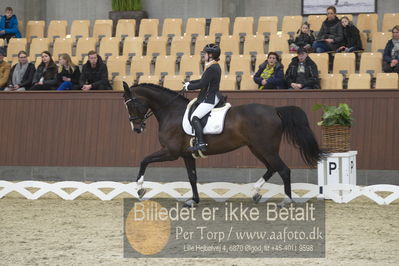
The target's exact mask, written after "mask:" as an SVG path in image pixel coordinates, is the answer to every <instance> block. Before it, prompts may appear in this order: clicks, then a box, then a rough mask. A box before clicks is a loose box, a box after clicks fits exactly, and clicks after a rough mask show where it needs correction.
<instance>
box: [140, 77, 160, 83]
mask: <svg viewBox="0 0 399 266" xmlns="http://www.w3.org/2000/svg"><path fill="white" fill-rule="evenodd" d="M159 81H160V76H157V75H155V76H149V75H145V76H140V78H139V83H152V84H156V85H159Z"/></svg>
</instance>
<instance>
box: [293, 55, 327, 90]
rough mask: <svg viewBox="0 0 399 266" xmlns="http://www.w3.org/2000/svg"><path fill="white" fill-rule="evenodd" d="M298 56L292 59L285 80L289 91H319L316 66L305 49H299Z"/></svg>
mask: <svg viewBox="0 0 399 266" xmlns="http://www.w3.org/2000/svg"><path fill="white" fill-rule="evenodd" d="M297 53H298V56H295V57H294V58H292V60H291V63H290V65H289V66H288V69H287V72H285V80H286V81H287V84H288V88H289V89H320V85H319V71H318V70H317V65H316V63H315V62H313V60H312V59H311V58H310V57H309V56H308V53H307V51H306V49H305V48H299V49H298V51H297Z"/></svg>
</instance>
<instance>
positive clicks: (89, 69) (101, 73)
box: [80, 51, 112, 91]
mask: <svg viewBox="0 0 399 266" xmlns="http://www.w3.org/2000/svg"><path fill="white" fill-rule="evenodd" d="M88 56H89V60H87V62H86V64H84V65H83V69H82V74H81V75H80V86H81V89H82V90H84V91H89V90H111V89H112V88H111V85H110V84H109V81H108V68H107V65H106V64H105V63H104V62H103V60H102V58H101V56H99V55H97V53H96V52H95V51H90V52H89V54H88Z"/></svg>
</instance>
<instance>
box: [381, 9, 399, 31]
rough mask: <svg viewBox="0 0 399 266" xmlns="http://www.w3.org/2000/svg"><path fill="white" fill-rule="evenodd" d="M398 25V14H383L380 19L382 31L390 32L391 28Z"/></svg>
mask: <svg viewBox="0 0 399 266" xmlns="http://www.w3.org/2000/svg"><path fill="white" fill-rule="evenodd" d="M396 25H399V13H385V14H384V16H383V18H382V29H381V30H382V31H385V32H386V31H391V30H392V28H393V27H394V26H396Z"/></svg>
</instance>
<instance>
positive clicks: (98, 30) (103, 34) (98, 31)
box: [93, 20, 112, 41]
mask: <svg viewBox="0 0 399 266" xmlns="http://www.w3.org/2000/svg"><path fill="white" fill-rule="evenodd" d="M97 21H98V20H96V23H94V26H93V38H94V39H95V40H98V41H101V40H102V39H104V38H111V37H112V24H110V23H108V22H104V23H100V22H97ZM100 21H102V20H100ZM111 21H112V20H111Z"/></svg>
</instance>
